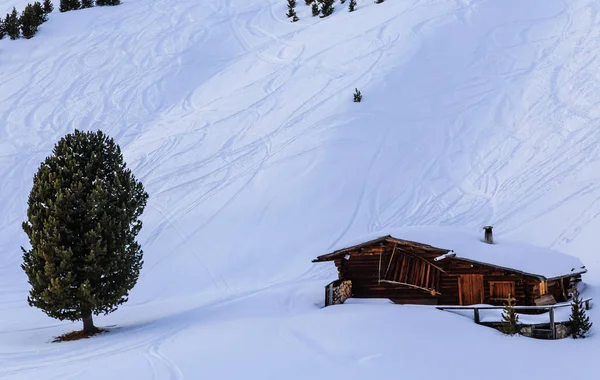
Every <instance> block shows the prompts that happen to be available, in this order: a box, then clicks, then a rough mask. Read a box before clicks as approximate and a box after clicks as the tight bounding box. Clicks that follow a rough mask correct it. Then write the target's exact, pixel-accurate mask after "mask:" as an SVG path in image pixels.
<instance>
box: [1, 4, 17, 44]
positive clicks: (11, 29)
mask: <svg viewBox="0 0 600 380" xmlns="http://www.w3.org/2000/svg"><path fill="white" fill-rule="evenodd" d="M4 29H5V30H6V34H7V35H8V36H9V37H10V39H11V40H16V39H17V38H19V36H20V35H21V25H20V22H19V14H18V13H17V9H16V8H14V7H13V10H12V12H11V13H10V14H7V15H6V18H5V19H4Z"/></svg>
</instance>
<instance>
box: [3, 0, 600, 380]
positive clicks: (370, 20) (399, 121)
mask: <svg viewBox="0 0 600 380" xmlns="http://www.w3.org/2000/svg"><path fill="white" fill-rule="evenodd" d="M0 5H1V6H0V9H7V10H8V9H10V8H11V7H12V3H8V2H7V0H0ZM16 5H19V4H16ZM346 5H347V3H346V4H345V5H341V4H339V2H338V3H336V12H335V13H334V14H333V15H332V16H331V17H330V18H328V19H319V18H312V17H310V10H309V9H308V7H306V6H304V4H303V2H302V1H299V2H298V15H299V17H300V19H301V20H300V21H299V22H298V23H290V22H289V20H288V19H287V18H286V17H285V12H286V4H285V1H284V0H266V1H265V0H225V1H209V0H200V1H192V0H180V1H177V2H175V3H174V2H169V1H165V0H152V1H150V0H127V1H124V3H123V4H122V5H120V6H118V7H114V8H110V7H109V8H93V9H88V10H81V11H77V12H69V13H65V14H59V13H53V14H52V15H51V17H50V20H49V21H48V22H47V23H45V24H43V25H42V27H41V29H40V32H39V34H38V35H37V36H36V37H35V38H33V39H31V40H27V41H25V40H19V41H8V40H2V41H0V175H1V178H2V180H1V181H0V252H2V258H3V260H2V261H1V262H0V377H1V378H3V379H4V378H6V379H17V378H36V377H37V378H54V377H60V378H65V377H67V376H72V377H74V378H86V379H87V378H89V379H95V378H102V379H105V378H107V377H108V376H112V377H113V378H131V377H135V378H153V377H154V378H161V379H165V378H174V379H175V378H183V377H185V378H223V379H236V378H248V377H249V376H250V377H251V378H268V379H270V378H273V379H275V378H281V377H283V376H285V377H287V378H298V379H303V378H309V377H311V378H319V379H320V378H323V379H325V378H327V379H330V378H338V377H341V376H342V375H343V376H345V377H346V378H349V379H352V378H357V379H358V378H376V377H377V378H397V373H396V372H395V371H396V370H397V368H398V367H399V364H400V367H402V368H403V369H404V370H405V371H406V373H407V374H408V375H407V376H408V377H409V378H414V379H418V378H424V379H428V378H433V377H435V376H436V375H438V374H444V375H446V376H448V377H450V378H457V377H460V376H462V375H465V376H464V378H471V377H470V376H469V374H470V375H472V376H473V378H475V376H478V375H479V374H480V373H481V371H482V370H484V369H485V368H498V363H497V362H496V359H497V358H498V357H503V355H504V354H505V353H506V352H507V350H509V349H510V350H515V352H516V353H515V355H514V360H515V363H514V365H513V366H512V367H513V368H515V369H518V370H519V374H522V375H523V378H525V377H526V376H527V377H531V376H533V375H535V378H538V377H542V376H546V377H548V378H557V377H559V376H561V375H564V374H566V373H570V372H571V371H572V365H573V362H574V360H575V358H577V359H581V360H585V358H586V357H591V355H595V356H597V355H596V354H597V348H594V347H596V346H597V339H594V338H592V339H588V340H585V341H583V342H578V341H570V340H569V341H561V342H554V343H552V344H550V343H547V342H539V341H531V340H528V339H525V338H514V339H510V338H506V337H504V336H502V335H500V334H499V333H496V332H494V331H492V330H489V329H487V328H484V327H480V326H476V325H474V324H473V323H472V322H471V321H469V320H468V319H466V318H463V317H460V316H455V315H452V314H448V313H443V312H438V311H432V310H429V309H424V308H418V307H398V306H393V305H387V304H385V303H374V304H353V305H345V306H344V307H334V308H327V309H320V308H319V307H320V305H321V304H322V293H323V292H322V290H323V288H322V286H323V285H324V284H325V283H326V282H328V280H330V279H331V278H332V277H333V276H334V272H333V270H332V269H333V268H330V267H329V266H326V265H314V264H312V263H311V262H310V260H311V259H312V258H314V257H315V256H316V255H319V254H322V253H325V252H327V251H328V250H329V249H330V248H331V247H334V246H335V245H336V244H338V243H339V242H340V241H343V240H346V239H349V238H352V237H354V236H357V235H363V234H367V233H372V232H376V231H379V230H383V229H387V228H393V227H401V226H405V225H452V226H459V227H461V228H464V229H466V230H469V231H473V232H474V233H480V232H481V231H480V230H479V229H480V227H481V226H482V225H486V224H492V225H494V226H495V230H494V231H495V233H497V234H498V235H500V236H506V237H510V238H512V239H517V240H522V241H527V242H531V243H536V244H539V245H542V246H546V247H552V248H556V249H560V250H563V251H565V252H567V253H569V254H572V255H575V256H578V257H579V258H581V260H582V261H583V262H584V263H585V264H586V265H587V267H588V269H589V272H588V273H587V274H586V275H585V278H586V281H587V282H588V283H591V284H598V282H599V281H600V275H599V274H598V273H600V272H599V271H600V261H599V259H598V254H597V253H596V248H595V245H594V242H595V231H596V230H598V228H600V218H599V217H598V215H599V213H600V202H599V199H600V198H599V197H598V196H597V194H598V192H599V191H600V182H599V181H598V179H599V176H600V174H599V173H600V163H599V161H598V160H599V158H600V149H598V148H597V143H598V141H599V138H600V136H599V135H600V129H598V128H597V123H598V120H599V117H600V108H598V105H599V103H600V91H599V89H600V76H599V75H598V70H597V67H598V66H599V63H600V59H599V57H598V54H597V52H598V48H597V45H598V42H597V41H599V37H600V17H599V14H598V11H599V10H600V6H599V5H598V4H597V2H594V1H592V0H571V1H568V2H566V1H560V0H530V1H527V2H524V1H518V0H506V1H494V0H471V1H469V0H412V1H397V0H388V1H386V2H384V3H382V4H374V3H373V2H372V1H371V0H362V1H361V0H358V9H357V11H356V12H353V13H349V12H347V11H346ZM356 87H358V88H359V89H360V90H361V92H362V93H363V95H364V98H363V102H362V103H360V104H357V103H353V102H352V93H353V91H354V88H356ZM74 128H81V129H97V128H101V129H103V130H104V131H105V132H107V133H109V134H111V135H113V136H114V137H116V138H117V140H118V142H119V143H120V144H121V146H122V147H123V148H124V152H125V156H126V159H127V161H128V163H129V166H130V167H132V168H133V170H134V172H135V173H136V175H137V176H138V178H140V179H141V180H142V181H143V182H144V184H145V186H146V189H147V191H148V192H149V194H150V199H149V204H148V207H147V209H146V212H145V214H144V217H143V220H144V228H143V230H142V233H141V236H140V241H141V243H142V246H143V247H144V252H145V267H144V269H143V270H142V275H141V278H140V281H139V283H138V285H137V286H136V288H135V289H134V291H133V293H132V296H131V298H130V302H129V303H128V304H127V305H124V306H123V307H122V308H120V309H119V311H117V312H116V313H114V314H111V315H109V316H107V317H101V318H98V324H99V325H103V326H106V325H112V324H116V325H117V327H116V328H115V330H114V331H113V332H111V333H110V334H107V335H106V336H103V337H99V338H97V339H96V338H94V339H93V340H90V341H84V342H75V343H68V344H61V345H56V344H48V343H47V342H48V341H49V340H51V339H52V337H53V336H56V335H58V334H61V333H63V332H66V331H69V330H72V329H74V328H76V327H78V326H79V325H78V324H71V323H65V322H60V321H54V320H50V319H48V318H47V317H45V316H44V314H42V313H41V312H40V311H38V310H35V309H32V308H30V307H29V306H27V303H26V295H27V290H28V284H27V283H26V279H25V276H24V274H23V273H22V271H21V270H20V268H19V265H20V262H21V253H20V250H19V246H21V245H25V244H27V241H26V236H25V234H24V233H23V232H22V230H21V227H20V223H21V222H22V221H23V220H24V218H25V210H26V200H27V195H28V192H29V189H30V187H31V179H32V176H33V173H34V172H35V170H36V169H37V166H38V165H39V163H40V161H41V160H43V158H44V157H45V156H47V155H48V154H50V152H51V148H52V146H53V144H54V143H55V142H56V141H57V140H58V139H59V138H60V137H61V136H62V135H64V134H65V133H67V132H70V131H72V130H73V129H74ZM590 291H591V292H592V293H591V294H593V288H592V289H591V290H590ZM591 312H592V317H595V316H594V314H593V313H594V310H592V311H591ZM373 320H377V321H378V323H377V324H373V323H371V321H373ZM367 322H369V323H367ZM598 323H600V322H598ZM357 326H360V328H358V329H357V328H356V327H357ZM448 331H451V333H448ZM444 334H448V335H444ZM402 342H404V343H405V344H402ZM406 342H410V344H408V343H406ZM457 342H460V347H462V348H463V350H457V349H456V345H457V344H458V343H457ZM482 346H485V347H486V350H481V349H480V347H482ZM431 347H438V350H439V351H437V352H431ZM558 347H559V348H558ZM419 348H422V350H419ZM592 348H593V349H592ZM594 350H596V351H594ZM531 352H535V355H536V357H535V358H531V357H528V356H527V355H525V354H524V353H527V354H529V353H531ZM567 353H568V354H567ZM565 355H569V356H568V357H565ZM465 356H466V357H469V358H470V360H472V361H473V363H477V364H474V368H473V369H472V372H468V371H470V370H469V367H467V366H463V365H462V363H464V362H465V360H464V357H465ZM399 358H402V359H399ZM495 358H496V359H495ZM400 360H401V362H399V361H400ZM536 360H543V361H544V362H545V361H548V362H550V363H553V366H534V365H532V363H535V362H536ZM432 362H436V364H438V363H439V366H432ZM458 363H461V364H460V366H459V364H458ZM595 363H597V361H592V360H590V361H589V362H588V363H587V366H586V367H582V368H581V369H580V371H582V372H584V373H585V374H588V375H589V376H592V375H593V374H595V373H597V372H598V369H599V368H598V366H600V365H599V364H595ZM424 368H427V370H425V369H424ZM436 368H439V369H436ZM301 370H304V371H307V372H304V373H303V372H301ZM488 378H489V379H496V378H498V379H500V378H505V376H504V375H503V374H501V373H497V371H496V372H494V373H491V374H489V376H488Z"/></svg>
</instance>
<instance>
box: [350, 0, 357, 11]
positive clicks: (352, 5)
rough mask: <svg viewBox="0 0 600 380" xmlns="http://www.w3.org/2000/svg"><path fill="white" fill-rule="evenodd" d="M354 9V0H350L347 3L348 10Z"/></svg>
mask: <svg viewBox="0 0 600 380" xmlns="http://www.w3.org/2000/svg"><path fill="white" fill-rule="evenodd" d="M355 9H356V0H350V4H348V11H349V12H354V10H355Z"/></svg>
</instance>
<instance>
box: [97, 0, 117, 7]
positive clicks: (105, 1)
mask: <svg viewBox="0 0 600 380" xmlns="http://www.w3.org/2000/svg"><path fill="white" fill-rule="evenodd" d="M119 4H121V0H96V5H98V6H104V5H119Z"/></svg>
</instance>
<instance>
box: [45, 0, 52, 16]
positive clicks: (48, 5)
mask: <svg viewBox="0 0 600 380" xmlns="http://www.w3.org/2000/svg"><path fill="white" fill-rule="evenodd" d="M53 10H54V4H52V1H50V0H44V12H45V13H52V11H53Z"/></svg>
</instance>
